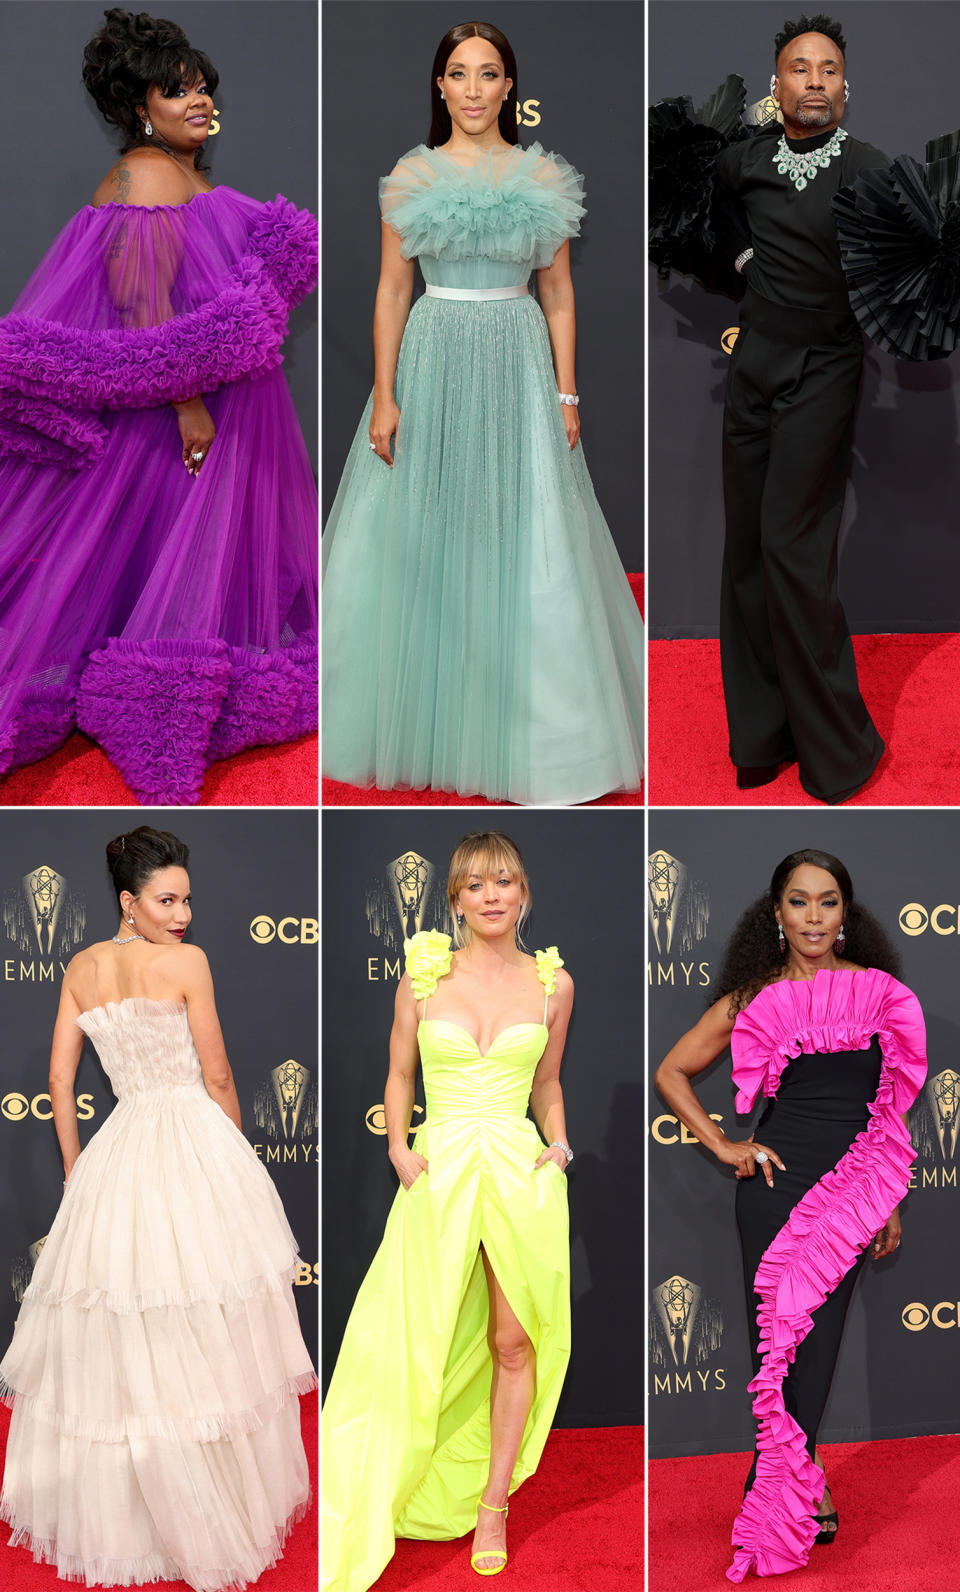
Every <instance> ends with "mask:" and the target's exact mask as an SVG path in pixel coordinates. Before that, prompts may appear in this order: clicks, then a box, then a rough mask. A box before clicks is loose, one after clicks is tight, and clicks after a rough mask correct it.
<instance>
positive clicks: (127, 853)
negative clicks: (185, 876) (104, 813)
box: [107, 824, 190, 901]
mask: <svg viewBox="0 0 960 1592" xmlns="http://www.w3.org/2000/svg"><path fill="white" fill-rule="evenodd" d="M189 861H190V850H189V847H187V846H185V845H184V843H183V841H182V840H178V839H177V837H176V835H172V834H171V833H170V831H169V830H168V829H151V828H150V825H149V824H141V825H140V827H139V829H131V830H130V831H129V833H128V834H126V835H116V836H114V838H113V840H111V841H110V842H109V844H108V846H107V867H108V868H109V869H110V877H111V879H112V880H113V888H114V890H115V891H116V893H117V901H119V900H120V892H121V890H129V891H130V894H131V895H132V896H138V895H139V894H140V892H141V891H142V889H143V887H144V885H145V884H146V883H147V882H148V881H149V880H150V879H152V878H153V875H154V874H155V873H159V872H160V869H161V868H186V866H187V865H188V863H189Z"/></svg>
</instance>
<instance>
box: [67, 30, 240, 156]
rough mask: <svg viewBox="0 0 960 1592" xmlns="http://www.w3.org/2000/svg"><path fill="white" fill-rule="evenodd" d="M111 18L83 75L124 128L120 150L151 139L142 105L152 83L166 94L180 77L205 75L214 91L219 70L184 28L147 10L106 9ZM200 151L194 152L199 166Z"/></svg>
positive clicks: (189, 79)
mask: <svg viewBox="0 0 960 1592" xmlns="http://www.w3.org/2000/svg"><path fill="white" fill-rule="evenodd" d="M104 16H105V17H106V21H105V22H104V25H103V27H102V28H101V29H100V32H99V33H96V34H94V36H93V38H92V39H91V40H90V43H89V44H88V45H87V47H86V49H85V50H84V52H83V81H84V85H85V87H86V88H87V89H88V91H89V92H90V94H92V96H93V98H94V101H95V102H96V106H97V109H98V111H99V112H100V114H101V116H103V117H104V118H105V119H106V120H107V121H108V122H110V123H111V125H112V126H114V127H119V128H120V131H121V133H122V134H123V146H122V148H121V151H120V153H121V154H123V155H126V154H128V153H129V152H130V150H131V149H137V148H139V147H140V146H141V145H144V144H148V143H149V142H150V141H149V140H148V138H147V136H146V134H145V133H144V130H143V122H142V121H141V119H140V117H139V116H138V115H137V106H138V105H144V104H145V103H146V98H147V89H148V88H150V87H151V85H153V84H156V86H157V87H158V88H159V90H160V92H161V94H163V95H164V97H165V98H166V99H170V98H172V96H173V95H174V94H176V92H177V90H178V89H179V87H180V85H181V83H193V82H195V81H196V80H197V78H203V80H204V82H205V83H206V85H207V88H208V89H209V90H210V93H211V94H215V93H216V91H217V85H218V84H219V82H220V78H219V75H218V73H217V71H216V68H215V67H214V65H213V63H212V61H211V60H210V58H209V57H208V56H206V55H204V53H203V51H202V50H194V49H193V48H192V47H191V44H190V41H189V39H188V38H187V35H186V34H185V33H184V31H183V29H182V28H180V27H178V26H177V24H176V23H175V22H167V21H166V20H165V19H164V18H163V17H151V16H149V15H148V13H147V12H146V11H122V10H121V9H120V7H119V6H114V7H112V9H111V10H109V11H105V12H104ZM200 156H201V151H200V150H199V149H198V150H197V153H196V155H195V156H194V164H195V165H196V167H197V168H198V170H199V168H200Z"/></svg>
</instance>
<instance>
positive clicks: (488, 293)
mask: <svg viewBox="0 0 960 1592" xmlns="http://www.w3.org/2000/svg"><path fill="white" fill-rule="evenodd" d="M527 296H528V289H527V284H526V282H521V284H520V286H519V287H434V286H433V285H432V283H430V282H428V283H427V298H440V299H475V300H476V301H477V302H478V303H479V302H480V301H481V300H483V299H513V298H526V297H527Z"/></svg>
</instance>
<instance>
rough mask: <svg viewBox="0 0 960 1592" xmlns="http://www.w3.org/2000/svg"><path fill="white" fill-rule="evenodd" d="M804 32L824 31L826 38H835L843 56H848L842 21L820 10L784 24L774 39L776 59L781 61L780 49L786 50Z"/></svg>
mask: <svg viewBox="0 0 960 1592" xmlns="http://www.w3.org/2000/svg"><path fill="white" fill-rule="evenodd" d="M804 33H822V34H823V35H824V38H827V39H832V40H833V42H834V44H835V45H836V46H837V49H838V50H839V51H840V54H841V55H842V56H844V57H845V56H846V53H847V41H846V39H845V38H844V36H843V32H842V29H841V27H840V23H839V22H834V21H833V19H832V17H828V16H825V15H824V13H823V12H822V11H818V12H817V13H816V15H815V16H812V17H807V16H802V17H798V18H797V20H796V22H789V21H788V22H785V23H784V24H783V28H782V30H781V32H779V33H778V34H777V36H776V38H775V39H774V41H773V59H774V61H775V62H776V61H779V59H780V51H781V50H785V49H786V47H787V45H788V44H790V43H792V41H793V40H794V39H799V38H800V37H801V35H802V34H804Z"/></svg>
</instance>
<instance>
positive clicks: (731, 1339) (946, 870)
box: [649, 811, 960, 1456]
mask: <svg viewBox="0 0 960 1592" xmlns="http://www.w3.org/2000/svg"><path fill="white" fill-rule="evenodd" d="M810 846H814V847H820V848H821V849H823V850H825V851H829V852H832V853H833V854H834V855H835V856H839V857H840V858H841V860H842V861H843V862H845V863H846V865H847V867H848V869H849V870H850V874H851V877H852V879H853V886H854V889H855V891H856V892H857V895H858V897H859V899H860V900H861V901H863V903H864V904H865V905H866V906H868V907H869V908H870V910H871V911H872V912H874V913H875V914H876V916H877V917H878V918H879V919H880V921H881V922H882V923H883V925H884V927H885V928H886V930H887V932H888V934H889V935H890V937H891V939H892V940H893V942H894V944H895V946H896V947H897V950H898V951H899V952H900V955H901V957H902V961H903V971H902V974H901V977H902V980H903V982H904V983H905V984H906V985H908V986H909V988H910V989H912V990H914V991H915V993H916V994H917V996H918V997H919V1000H920V1002H921V1005H922V1006H923V1011H924V1016H925V1019H926V1025H927V1045H928V1057H929V1071H928V1080H930V1081H932V1080H933V1079H935V1078H936V1077H938V1076H939V1075H941V1074H943V1073H945V1072H946V1073H948V1074H950V1075H952V1079H953V1080H954V1081H953V1082H952V1084H951V1082H950V1079H949V1078H948V1079H946V1080H942V1084H943V1083H945V1084H947V1085H948V1087H949V1088H952V1089H953V1090H954V1092H955V1090H956V1088H957V1085H958V1084H960V1077H958V1076H957V1056H958V1045H960V1000H958V996H957V990H958V987H960V984H958V959H960V939H958V927H960V906H958V904H957V903H958V902H960V864H958V858H960V813H957V812H934V813H927V814H925V815H924V818H923V821H922V822H921V823H918V822H917V817H916V815H915V814H914V813H910V812H907V813H897V812H878V813H870V812H861V813H857V814H856V819H855V821H854V820H853V819H851V818H849V817H846V815H844V814H839V813H838V814H835V813H822V812H809V813H808V812H804V813H802V814H800V813H791V812H773V813H771V812H759V813H756V812H754V813H719V812H707V813H692V812H666V811H660V812H654V813H651V816H650V854H651V862H650V867H651V870H652V871H655V872H656V873H657V874H658V875H659V876H660V877H661V878H662V876H663V874H664V871H665V869H667V868H668V867H669V866H670V864H669V862H668V861H667V859H671V858H672V859H675V862H676V863H677V864H679V865H680V867H681V869H682V870H683V873H682V877H681V882H680V885H679V889H678V891H677V895H676V898H675V903H674V905H675V912H674V919H673V930H672V932H673V939H672V943H670V944H668V943H667V939H666V933H665V929H666V926H665V925H664V924H663V923H661V927H660V941H659V949H658V944H657V940H656V938H655V936H654V934H653V932H652V929H651V934H650V943H649V954H650V963H649V978H650V1025H651V1033H650V1051H649V1053H650V1070H651V1073H652V1072H653V1070H654V1068H655V1067H656V1066H657V1065H658V1064H659V1062H660V1061H661V1060H662V1058H663V1056H664V1055H665V1054H666V1052H667V1051H668V1050H669V1049H670V1047H671V1045H673V1044H674V1043H675V1042H676V1040H677V1039H679V1037H680V1035H681V1034H682V1033H683V1032H684V1031H685V1030H686V1029H688V1028H690V1027H692V1025H693V1024H694V1023H695V1022H696V1021H697V1020H698V1018H699V1017H701V1016H702V1014H703V1012H704V1011H705V1009H706V1005H707V1002H708V1000H709V999H711V998H712V994H711V991H712V986H713V985H714V984H715V982H716V977H717V973H718V970H719V965H720V960H721V957H722V953H723V948H724V945H725V943H726V939H727V937H728V935H729V933H730V931H731V930H732V928H733V926H734V923H735V922H736V920H737V918H738V917H739V915H740V913H741V912H742V911H743V910H744V909H745V908H746V907H747V906H748V905H749V904H750V902H751V901H754V900H756V898H757V897H758V896H760V895H762V894H763V892H764V890H765V889H766V887H767V885H768V884H769V881H770V875H771V874H772V872H773V870H774V868H775V866H776V864H777V863H778V862H779V861H780V859H781V858H782V857H785V856H787V855H788V853H789V852H791V851H797V850H800V849H802V848H804V847H810ZM938 908H939V909H940V910H938ZM651 925H652V918H651ZM901 925H902V926H901ZM907 931H909V932H907ZM697 1092H698V1094H699V1096H700V1099H701V1101H702V1103H703V1104H704V1106H705V1107H706V1109H707V1111H708V1112H710V1113H711V1114H713V1115H715V1116H716V1117H717V1118H718V1119H720V1120H721V1121H722V1124H723V1129H724V1132H725V1133H727V1134H728V1135H729V1136H730V1137H731V1138H746V1137H748V1136H749V1133H750V1131H751V1128H752V1124H753V1122H754V1121H755V1119H756V1117H758V1116H759V1115H760V1111H761V1109H762V1105H758V1107H757V1108H756V1110H755V1112H754V1114H753V1115H752V1116H750V1117H737V1116H736V1115H735V1114H734V1110H733V1100H734V1091H733V1087H732V1084H731V1081H730V1055H729V1051H728V1052H727V1053H725V1054H724V1055H723V1056H721V1057H720V1058H719V1060H718V1061H717V1062H716V1063H715V1064H714V1066H713V1067H711V1068H709V1069H708V1070H707V1072H706V1073H703V1074H701V1077H700V1080H699V1083H698V1089H697ZM910 1129H911V1135H912V1138H913V1142H914V1145H915V1146H916V1149H917V1158H916V1165H915V1171H914V1178H913V1183H912V1185H911V1190H910V1192H909V1193H908V1195H907V1197H906V1199H905V1201H904V1203H903V1206H902V1215H903V1242H902V1244H901V1247H900V1249H899V1250H898V1251H897V1253H896V1254H895V1255H892V1256H890V1257H888V1258H887V1259H885V1260H882V1261H879V1262H874V1261H872V1260H871V1259H869V1257H868V1259H867V1261H866V1262H865V1265H864V1269H863V1272H862V1274H861V1276H860V1279H859V1281H858V1282H857V1285H856V1288H855V1290H854V1295H853V1302H852V1304H851V1306H850V1312H849V1314H848V1316H847V1323H846V1328H845V1331H844V1337H843V1343H842V1347H841V1350H840V1357H839V1362H838V1366H837V1372H836V1375H835V1377H834V1382H833V1387H832V1389H831V1393H830V1399H829V1402H828V1404H827V1408H826V1412H825V1415H824V1420H823V1424H822V1426H821V1429H820V1436H821V1438H822V1439H823V1440H824V1441H825V1442H844V1441H860V1440H864V1439H871V1438H880V1437H913V1436H919V1435H921V1434H925V1433H938V1432H956V1431H957V1429H958V1427H960V1398H958V1395H957V1389H956V1376H955V1371H956V1337H957V1330H958V1326H960V1320H958V1318H960V1306H958V1304H957V1300H958V1299H960V1256H958V1250H957V1214H958V1193H957V1173H958V1169H960V1153H958V1150H957V1145H956V1130H955V1128H954V1130H953V1133H952V1135H951V1132H950V1131H949V1130H948V1131H947V1132H946V1133H945V1134H944V1135H943V1136H942V1137H941V1136H940V1135H938V1133H937V1131H936V1124H935V1109H934V1107H933V1102H932V1100H931V1097H930V1095H929V1094H927V1093H926V1092H925V1091H924V1092H922V1093H921V1096H920V1101H919V1102H918V1104H917V1105H916V1106H914V1107H913V1109H912V1110H911V1112H910ZM649 1176H650V1190H651V1262H650V1275H649V1281H650V1296H649V1322H650V1363H649V1387H650V1428H651V1447H650V1452H651V1454H652V1455H655V1456H663V1455H675V1454H704V1453H707V1454H710V1453H731V1452H736V1451H740V1450H744V1449H750V1448H752V1447H753V1433H754V1423H753V1418H752V1415H751V1409H750V1404H751V1400H750V1395H749V1394H748V1393H747V1391H746V1387H747V1383H748V1381H749V1380H750V1378H751V1375H752V1371H751V1368H750V1358H749V1347H748V1343H749V1340H748V1336H747V1333H748V1325H747V1316H746V1302H745V1299H744V1293H743V1282H742V1270H741V1265H740V1251H739V1245H738V1242H737V1233H736V1226H735V1223H734V1209H733V1201H734V1193H735V1189H736V1182H735V1179H734V1175H733V1170H732V1168H726V1167H721V1165H720V1163H719V1162H718V1161H717V1160H716V1158H715V1157H714V1156H713V1155H712V1154H711V1153H710V1152H709V1151H707V1150H705V1149H703V1147H702V1146H701V1145H699V1144H698V1143H697V1142H696V1141H695V1140H691V1138H690V1135H689V1134H687V1133H686V1132H685V1130H681V1129H680V1128H679V1125H678V1123H677V1121H676V1119H675V1118H674V1117H672V1116H671V1114H670V1111H669V1108H668V1107H667V1105H666V1103H665V1102H664V1100H663V1099H662V1098H661V1096H660V1095H658V1094H657V1093H656V1091H655V1090H653V1088H652V1086H651V1090H650V1171H649ZM673 1278H682V1279H683V1280H684V1282H685V1283H687V1284H690V1285H692V1290H693V1291H691V1292H689V1293H688V1298H689V1299H690V1300H691V1301H692V1313H691V1320H690V1329H691V1330H690V1337H689V1341H688V1344H687V1348H686V1351H684V1350H682V1349H681V1351H680V1354H679V1358H676V1357H675V1356H674V1354H673V1352H672V1350H671V1347H670V1344H669V1342H668V1340H667V1338H666V1336H665V1334H664V1332H663V1330H662V1317H661V1316H660V1312H659V1309H658V1301H659V1291H660V1289H661V1288H662V1287H663V1285H664V1283H667V1282H669V1281H670V1280H671V1279H673ZM754 1331H755V1325H754Z"/></svg>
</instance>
